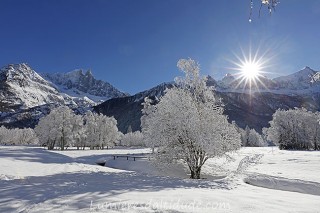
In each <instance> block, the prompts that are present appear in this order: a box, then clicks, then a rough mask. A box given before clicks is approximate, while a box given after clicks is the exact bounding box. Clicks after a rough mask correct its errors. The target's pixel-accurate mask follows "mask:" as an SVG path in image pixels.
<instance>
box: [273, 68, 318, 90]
mask: <svg viewBox="0 0 320 213" xmlns="http://www.w3.org/2000/svg"><path fill="white" fill-rule="evenodd" d="M314 74H316V71H314V70H312V69H311V68H310V67H305V68H303V69H302V70H300V71H298V72H296V73H293V74H291V75H287V76H282V77H278V78H274V79H273V80H274V81H275V82H277V83H278V86H279V89H293V90H298V89H307V88H310V87H312V84H311V77H310V76H313V75H314Z"/></svg>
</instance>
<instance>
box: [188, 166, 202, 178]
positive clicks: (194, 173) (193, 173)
mask: <svg viewBox="0 0 320 213" xmlns="http://www.w3.org/2000/svg"><path fill="white" fill-rule="evenodd" d="M190 171H191V175H190V178H191V179H200V173H201V167H196V168H195V169H194V170H192V169H190Z"/></svg>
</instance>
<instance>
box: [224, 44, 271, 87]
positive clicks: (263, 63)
mask: <svg viewBox="0 0 320 213" xmlns="http://www.w3.org/2000/svg"><path fill="white" fill-rule="evenodd" d="M240 50H241V54H242V55H241V56H239V55H237V54H235V53H233V54H234V56H235V58H236V61H232V60H229V61H230V62H231V63H232V64H233V65H234V66H235V67H232V68H230V69H232V70H235V71H237V72H236V73H235V89H239V88H242V89H243V90H246V89H249V92H250V93H251V92H252V91H253V90H257V91H260V88H261V87H262V88H263V89H266V90H268V88H267V85H266V84H265V83H266V82H265V81H264V80H263V79H266V77H265V75H266V74H267V72H266V68H267V67H268V66H269V65H268V64H269V61H270V60H271V57H267V55H268V52H269V51H265V52H264V53H262V54H260V48H258V49H257V50H256V51H255V52H253V51H252V49H251V47H250V48H249V52H248V53H246V52H245V51H244V50H243V49H242V48H240Z"/></svg>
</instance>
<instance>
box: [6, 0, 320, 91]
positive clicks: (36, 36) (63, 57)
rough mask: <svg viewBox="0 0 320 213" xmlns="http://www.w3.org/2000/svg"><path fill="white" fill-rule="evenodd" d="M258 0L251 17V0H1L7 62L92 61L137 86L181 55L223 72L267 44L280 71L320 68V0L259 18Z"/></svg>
mask: <svg viewBox="0 0 320 213" xmlns="http://www.w3.org/2000/svg"><path fill="white" fill-rule="evenodd" d="M254 3H255V8H254V11H253V22H252V23H249V22H248V18H249V8H250V0H242V1H240V0H228V1H218V0H1V1H0V29H1V30H0V66H1V67H2V66H5V65H6V64H9V63H21V62H26V63H28V64H29V65H30V66H31V67H32V68H34V69H35V70H36V71H38V72H67V71H71V70H74V69H77V68H83V69H91V70H92V72H93V74H94V75H95V76H96V77H97V78H98V79H102V80H106V81H108V82H110V83H111V84H113V85H114V86H116V87H117V88H119V89H120V90H122V91H126V92H129V93H131V94H134V93H136V92H139V91H142V90H145V89H149V88H151V87H153V86H155V85H157V84H159V83H161V82H166V81H172V80H173V79H174V77H175V76H178V75H180V74H181V73H179V72H178V70H177V68H176V63H177V61H178V59H180V58H188V57H191V58H193V59H195V60H197V61H198V62H199V63H200V64H201V68H202V74H204V75H206V74H210V75H212V76H214V77H215V78H221V77H222V76H224V75H225V74H226V73H228V72H230V73H232V72H233V70H232V69H230V67H233V66H234V65H232V63H230V60H232V61H235V60H236V57H235V55H240V56H241V49H243V51H244V52H245V53H248V51H249V49H250V47H251V49H252V51H256V50H257V49H258V48H260V51H259V53H260V54H262V53H264V52H265V51H267V50H268V53H267V54H266V56H265V58H268V59H270V58H271V60H269V62H268V65H269V67H268V68H267V69H266V71H268V72H272V73H273V74H272V75H271V76H273V77H276V76H279V75H285V74H289V73H292V72H295V71H298V70H299V69H301V68H303V67H304V66H310V67H311V68H313V69H315V70H320V27H319V26H320V25H319V20H320V1H319V0H308V1H301V0H282V1H281V3H280V4H279V5H278V7H277V11H276V12H275V13H273V14H272V16H269V15H268V12H267V10H266V8H263V9H262V13H261V17H260V18H259V17H258V10H259V0H254Z"/></svg>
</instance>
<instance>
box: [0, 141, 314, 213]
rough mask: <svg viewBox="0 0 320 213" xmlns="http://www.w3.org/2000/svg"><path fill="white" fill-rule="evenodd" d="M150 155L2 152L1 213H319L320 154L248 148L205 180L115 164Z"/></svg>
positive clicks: (216, 165) (207, 172) (214, 165)
mask: <svg viewBox="0 0 320 213" xmlns="http://www.w3.org/2000/svg"><path fill="white" fill-rule="evenodd" d="M147 152H149V150H148V149H121V148H118V149H109V150H99V151H97V150H95V151H91V150H84V151H82V150H79V151H77V150H67V151H63V152H61V151H48V150H45V149H43V148H37V147H24V146H15V147H14V146H0V157H1V161H0V212H90V211H91V212H170V213H173V212H268V213H269V212H310V213H311V212H312V213H316V212H320V152H311V151H310V152H306V151H280V150H278V149H276V148H242V149H241V150H240V151H239V152H237V153H234V154H231V155H230V157H232V158H233V160H231V161H230V160H226V159H210V160H209V161H208V162H207V163H206V165H205V166H204V168H203V173H204V175H203V177H206V178H207V179H202V180H190V179H188V176H187V175H184V170H183V168H182V169H178V168H171V169H170V171H169V172H166V173H164V176H160V174H161V171H158V170H157V169H155V168H154V166H153V165H152V164H151V163H150V161H149V160H148V158H146V157H144V158H136V160H135V161H133V158H129V160H127V158H126V157H118V158H117V157H116V158H115V160H114V157H113V156H114V155H117V156H127V155H131V156H139V157H143V156H145V153H147ZM246 156H249V157H247V158H245V157H246ZM242 159H244V160H242ZM241 160H242V161H241ZM244 161H247V163H243V162H244ZM96 162H106V167H103V166H98V165H96V164H95V163H96ZM240 162H242V164H241V163H240ZM239 163H240V166H239ZM241 165H242V166H241ZM248 165H249V166H248ZM111 167H112V168H111ZM236 171H238V172H236Z"/></svg>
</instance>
